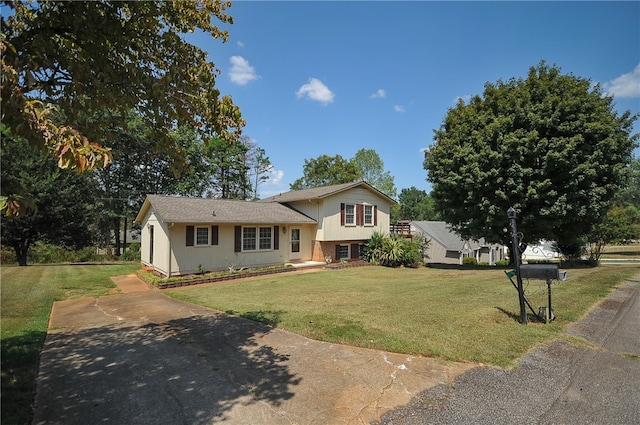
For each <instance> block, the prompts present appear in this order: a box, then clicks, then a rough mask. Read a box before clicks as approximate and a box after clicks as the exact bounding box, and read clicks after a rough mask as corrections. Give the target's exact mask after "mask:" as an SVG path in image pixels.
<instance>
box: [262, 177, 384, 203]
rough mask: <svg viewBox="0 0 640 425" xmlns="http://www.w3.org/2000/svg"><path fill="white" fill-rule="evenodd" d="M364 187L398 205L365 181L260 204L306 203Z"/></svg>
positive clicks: (293, 193) (291, 194)
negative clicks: (308, 200) (309, 200)
mask: <svg viewBox="0 0 640 425" xmlns="http://www.w3.org/2000/svg"><path fill="white" fill-rule="evenodd" d="M358 186H363V187H365V188H367V189H369V190H371V191H372V192H375V193H377V194H379V195H380V196H381V197H384V198H387V199H388V200H389V202H391V203H394V204H395V203H396V202H395V201H394V200H393V199H392V198H390V197H388V196H387V195H385V194H384V193H382V192H380V191H379V190H378V189H376V188H375V187H373V186H371V185H370V184H369V183H367V182H365V181H357V182H351V183H343V184H336V185H333V186H323V187H314V188H312V189H302V190H292V191H291V192H285V193H281V194H279V195H275V196H271V197H269V198H265V199H262V200H260V201H259V202H282V203H286V202H295V201H306V200H307V199H322V198H326V197H328V196H332V195H335V194H336V193H340V192H343V191H345V190H349V189H351V188H354V187H358Z"/></svg>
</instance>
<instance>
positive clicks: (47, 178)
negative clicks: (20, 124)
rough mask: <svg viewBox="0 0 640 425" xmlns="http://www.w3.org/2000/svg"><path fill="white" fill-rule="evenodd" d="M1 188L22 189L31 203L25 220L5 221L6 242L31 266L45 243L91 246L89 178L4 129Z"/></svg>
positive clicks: (20, 261) (12, 218)
mask: <svg viewBox="0 0 640 425" xmlns="http://www.w3.org/2000/svg"><path fill="white" fill-rule="evenodd" d="M0 157H1V160H2V172H1V177H2V184H3V185H5V184H7V185H10V186H13V187H20V188H21V189H22V190H23V191H24V193H26V194H27V195H28V196H29V198H30V199H31V204H30V205H29V207H28V208H26V209H25V211H23V213H22V214H20V215H13V216H10V217H6V218H4V219H3V220H2V243H3V245H7V246H10V247H12V248H13V249H14V250H15V253H16V258H17V260H18V264H19V265H21V266H26V265H27V253H28V251H29V247H30V246H31V245H32V244H33V243H34V242H36V241H43V242H48V243H53V244H57V245H61V246H64V247H67V248H69V249H77V248H82V247H85V246H88V245H89V244H90V243H91V233H90V231H89V225H90V224H91V220H90V217H91V214H90V213H91V210H92V206H93V203H94V195H93V193H94V191H93V185H92V183H91V181H90V180H89V178H88V175H86V174H79V173H74V172H72V171H69V170H62V169H60V168H59V167H57V165H56V161H55V160H54V159H53V158H52V157H51V156H50V155H45V154H43V153H42V152H41V151H40V150H36V149H33V148H32V147H30V146H29V145H28V143H26V141H25V140H24V139H21V138H18V137H14V136H13V135H12V134H11V133H10V132H9V131H8V130H7V129H6V127H3V129H2V144H1V149H0Z"/></svg>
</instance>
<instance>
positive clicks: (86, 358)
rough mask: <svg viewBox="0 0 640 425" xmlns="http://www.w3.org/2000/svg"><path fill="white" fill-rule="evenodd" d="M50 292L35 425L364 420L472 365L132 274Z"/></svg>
mask: <svg viewBox="0 0 640 425" xmlns="http://www.w3.org/2000/svg"><path fill="white" fill-rule="evenodd" d="M114 281H115V282H116V283H117V285H118V288H119V289H118V291H117V292H118V293H116V294H113V295H108V296H103V297H99V298H84V299H79V300H69V301H60V302H56V303H54V305H53V309H52V313H51V319H50V327H49V331H48V334H47V338H46V341H45V344H44V347H43V351H42V354H41V358H40V369H39V373H38V384H37V393H36V398H35V410H34V421H33V423H34V424H82V425H85V424H96V423H111V424H154V425H155V424H179V423H181V424H211V423H225V424H230V425H235V424H238V425H239V424H242V425H247V424H287V425H291V424H309V425H311V424H337V425H339V424H369V423H371V422H374V421H376V420H379V419H380V418H381V416H382V415H383V414H384V413H386V412H389V411H391V410H392V409H394V408H396V407H398V406H402V405H406V404H407V403H409V401H410V400H411V399H412V397H414V396H416V395H417V394H418V393H420V392H422V391H424V390H426V389H428V388H431V387H434V386H437V385H439V384H445V385H446V384H448V383H451V382H452V381H453V380H454V379H455V378H456V377H457V376H459V375H460V374H462V373H464V372H465V371H467V370H469V369H471V368H473V367H475V365H473V364H459V363H445V362H438V361H435V360H433V359H429V358H423V357H417V356H408V355H402V354H394V353H386V352H382V351H376V350H368V349H359V348H353V347H348V346H342V345H338V344H329V343H324V342H319V341H314V340H311V339H308V338H305V337H302V336H299V335H296V334H293V333H290V332H286V331H284V330H281V329H275V328H270V327H267V326H264V325H261V324H259V323H255V322H252V321H249V320H246V319H242V318H238V317H233V316H229V315H226V314H223V313H220V312H217V311H214V310H211V309H207V308H203V307H200V306H197V305H193V304H188V303H184V302H180V301H177V300H174V299H172V298H169V297H167V296H165V295H163V294H162V293H161V292H160V291H158V290H153V289H150V288H149V287H148V286H147V285H146V284H145V283H144V282H142V281H140V280H139V279H138V278H137V277H136V276H135V275H129V276H124V277H118V278H114Z"/></svg>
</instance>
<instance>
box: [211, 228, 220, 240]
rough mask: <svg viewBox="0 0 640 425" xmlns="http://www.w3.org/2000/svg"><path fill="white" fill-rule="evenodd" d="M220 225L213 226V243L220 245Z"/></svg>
mask: <svg viewBox="0 0 640 425" xmlns="http://www.w3.org/2000/svg"><path fill="white" fill-rule="evenodd" d="M218 233H219V230H218V226H216V225H213V226H211V245H218Z"/></svg>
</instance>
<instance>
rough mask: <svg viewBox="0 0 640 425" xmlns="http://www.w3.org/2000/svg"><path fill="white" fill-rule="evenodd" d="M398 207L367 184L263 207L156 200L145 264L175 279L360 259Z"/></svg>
mask: <svg viewBox="0 0 640 425" xmlns="http://www.w3.org/2000/svg"><path fill="white" fill-rule="evenodd" d="M394 203H395V201H394V200H393V199H392V198H390V197H388V196H387V195H385V194H384V193H382V192H380V191H379V190H377V189H376V188H375V187H373V186H372V185H370V184H368V183H367V182H364V181H359V182H353V183H345V184H340V185H334V186H325V187H319V188H313V189H305V190H298V191H291V192H286V193H282V194H279V195H276V196H272V197H270V198H267V199H263V200H260V201H257V202H248V201H232V200H222V199H206V198H187V197H175V196H161V195H148V196H147V198H146V199H145V201H144V203H143V205H142V207H141V209H140V212H139V213H138V215H137V217H136V220H135V221H136V222H137V223H140V224H141V225H142V232H141V261H142V264H143V266H146V267H149V268H152V269H154V270H155V271H156V272H157V273H159V274H162V275H164V276H166V277H168V276H176V275H183V274H191V273H197V272H201V271H213V270H225V269H228V268H230V267H233V268H236V269H238V268H242V267H247V268H251V267H264V266H269V265H279V264H289V263H294V264H295V263H310V262H322V263H326V262H336V261H343V260H353V259H357V258H359V257H360V253H361V250H362V246H363V244H364V243H365V242H366V241H367V240H368V239H369V238H370V237H371V236H372V235H373V233H374V232H376V231H378V232H380V233H387V232H388V229H389V215H390V209H391V205H393V204H394Z"/></svg>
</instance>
